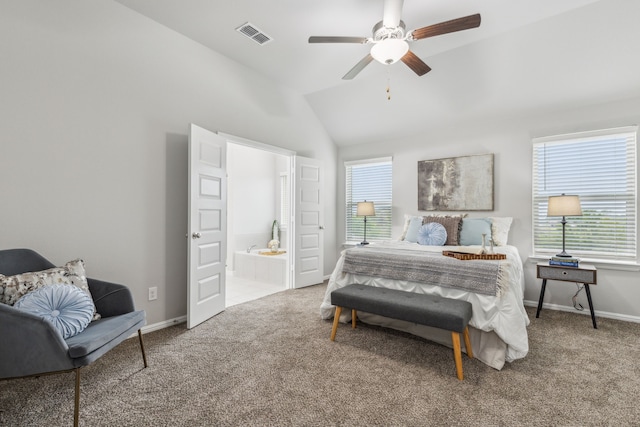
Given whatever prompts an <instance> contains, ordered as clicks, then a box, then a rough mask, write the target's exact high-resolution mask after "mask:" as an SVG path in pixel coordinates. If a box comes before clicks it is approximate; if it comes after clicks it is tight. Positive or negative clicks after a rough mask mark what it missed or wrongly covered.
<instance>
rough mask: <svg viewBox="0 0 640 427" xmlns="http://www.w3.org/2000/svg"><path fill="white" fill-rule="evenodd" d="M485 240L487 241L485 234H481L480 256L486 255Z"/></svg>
mask: <svg viewBox="0 0 640 427" xmlns="http://www.w3.org/2000/svg"><path fill="white" fill-rule="evenodd" d="M486 239H487V235H486V233H482V250H481V251H480V253H481V254H486V253H487V247H486Z"/></svg>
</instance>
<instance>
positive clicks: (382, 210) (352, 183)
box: [344, 157, 392, 242]
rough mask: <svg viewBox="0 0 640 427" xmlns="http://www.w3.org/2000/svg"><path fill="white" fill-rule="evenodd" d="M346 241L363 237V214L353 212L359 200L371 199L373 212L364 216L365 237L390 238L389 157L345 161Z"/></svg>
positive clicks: (390, 166)
mask: <svg viewBox="0 0 640 427" xmlns="http://www.w3.org/2000/svg"><path fill="white" fill-rule="evenodd" d="M344 165H345V169H346V209H345V212H346V226H347V227H346V228H347V230H346V231H347V235H346V239H347V241H352V242H361V241H362V239H363V238H364V218H362V217H358V216H356V209H357V207H358V202H364V201H365V200H366V201H368V202H373V204H374V207H375V212H376V214H375V216H370V217H367V240H368V241H375V240H384V239H390V238H391V191H392V189H391V172H392V163H391V158H390V157H385V158H381V159H369V160H361V161H355V162H345V164H344Z"/></svg>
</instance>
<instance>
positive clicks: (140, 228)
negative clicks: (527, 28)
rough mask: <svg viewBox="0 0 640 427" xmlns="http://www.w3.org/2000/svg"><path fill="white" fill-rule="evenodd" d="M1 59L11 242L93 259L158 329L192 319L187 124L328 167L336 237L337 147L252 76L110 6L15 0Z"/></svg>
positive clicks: (6, 240) (1, 232)
mask: <svg viewBox="0 0 640 427" xmlns="http://www.w3.org/2000/svg"><path fill="white" fill-rule="evenodd" d="M0 58H2V66H0V87H1V90H0V93H1V96H0V117H1V119H0V195H1V197H2V202H3V206H2V209H0V248H2V249H5V248H15V247H28V248H33V249H35V250H37V251H38V252H40V253H42V254H43V255H45V256H46V257H47V258H49V259H50V260H51V261H53V262H54V263H57V264H60V263H64V262H66V261H68V260H70V259H73V258H76V257H82V258H84V260H85V262H86V268H87V271H88V275H89V276H90V277H95V278H101V279H105V280H111V281H115V282H120V283H124V284H127V285H128V286H130V287H131V288H132V290H133V294H134V299H135V302H136V305H137V307H138V308H140V309H144V310H146V311H147V322H148V323H149V324H153V323H157V322H161V321H163V320H167V319H173V318H176V317H180V316H182V315H184V314H186V276H187V271H186V263H187V257H186V251H187V245H186V238H185V234H186V232H187V206H186V205H187V132H188V126H189V123H196V124H198V125H199V126H202V127H204V128H207V129H210V130H219V131H222V132H225V133H228V134H233V135H238V136H242V137H245V138H248V139H252V140H256V141H261V142H264V143H266V144H270V145H275V146H279V147H282V148H286V149H288V150H292V151H296V152H297V153H298V154H300V155H303V156H307V157H313V158H318V159H321V160H322V161H323V163H324V165H325V170H326V174H325V176H326V182H325V188H326V190H327V191H326V195H327V198H326V205H327V211H326V218H327V229H328V230H334V229H335V220H336V219H335V218H336V215H335V199H336V195H335V188H336V181H335V162H336V155H337V150H336V147H335V145H334V144H333V143H332V141H331V140H330V138H329V137H328V136H327V134H326V132H325V130H324V129H323V127H322V125H321V124H320V123H319V121H318V120H317V118H316V117H315V115H314V114H313V112H312V111H311V109H310V108H309V106H308V104H307V103H306V101H305V100H304V99H303V98H302V97H300V96H298V95H296V94H294V93H293V92H291V91H289V90H287V89H286V88H284V87H281V86H279V85H278V84H276V83H274V82H273V81H269V80H267V79H265V78H263V77H261V76H260V75H258V74H257V73H255V72H253V71H252V70H249V69H247V68H245V67H242V66H240V65H238V64H237V63H234V62H232V61H230V60H228V59H227V58H225V57H223V56H221V55H218V54H216V53H214V52H212V51H210V50H209V49H207V48H205V47H203V46H202V45H199V44H197V43H195V42H193V41H191V40H189V39H187V38H185V37H183V36H181V35H179V34H177V33H175V32H174V31H171V30H169V29H167V28H165V27H163V26H161V25H159V24H157V23H155V22H153V21H151V20H149V19H147V18H145V17H143V16H141V15H139V14H137V13H136V12H133V11H132V10H130V9H128V8H126V7H124V6H122V5H120V4H119V3H116V2H113V1H111V0H93V1H90V2H87V1H82V0H56V1H55V2H53V1H45V0H39V1H38V0H4V1H3V2H2V6H1V12H0ZM335 247H336V242H335V235H334V234H333V233H330V232H328V233H326V234H325V248H327V249H326V253H325V259H326V260H327V262H326V264H325V273H326V274H328V273H329V272H330V271H331V268H332V267H333V264H334V262H335V258H336V255H335ZM150 286H157V287H158V296H159V297H158V300H157V301H153V302H149V301H147V288H148V287H150Z"/></svg>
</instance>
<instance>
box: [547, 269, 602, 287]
mask: <svg viewBox="0 0 640 427" xmlns="http://www.w3.org/2000/svg"><path fill="white" fill-rule="evenodd" d="M589 267H591V266H589ZM589 267H586V266H585V268H582V267H580V268H571V267H552V266H550V265H538V279H549V280H562V281H565V282H580V283H590V284H596V283H597V282H596V270H595V269H592V268H589Z"/></svg>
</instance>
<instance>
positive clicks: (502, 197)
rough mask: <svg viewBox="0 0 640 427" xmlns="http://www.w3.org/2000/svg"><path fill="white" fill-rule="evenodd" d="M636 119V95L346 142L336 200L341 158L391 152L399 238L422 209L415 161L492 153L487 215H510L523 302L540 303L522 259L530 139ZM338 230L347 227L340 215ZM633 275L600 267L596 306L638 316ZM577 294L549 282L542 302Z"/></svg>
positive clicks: (527, 226)
mask: <svg viewBox="0 0 640 427" xmlns="http://www.w3.org/2000/svg"><path fill="white" fill-rule="evenodd" d="M637 123H640V98H633V99H629V100H620V101H618V102H615V103H608V104H603V105H591V106H585V107H583V108H580V109H574V110H571V111H550V110H549V111H548V112H546V113H544V114H539V115H527V116H511V117H509V116H502V117H500V118H493V119H486V120H483V121H481V122H480V121H479V122H475V123H473V122H468V123H461V124H459V125H457V126H455V127H450V128H440V129H425V131H424V133H422V134H420V135H416V136H415V137H412V138H407V139H402V140H397V141H385V142H383V143H377V144H367V145H359V146H351V147H344V148H341V149H340V150H339V155H338V163H339V169H338V171H339V177H338V182H339V183H340V184H339V188H338V200H344V168H343V167H342V163H343V162H344V161H348V160H357V159H366V158H374V157H381V156H393V215H394V236H399V235H400V232H401V226H402V218H403V215H404V214H405V213H407V214H418V213H419V212H418V210H417V209H418V207H417V204H418V202H417V195H418V184H417V183H418V178H417V162H418V161H420V160H428V159H438V158H446V157H455V156H464V155H472V154H485V153H494V154H495V156H494V162H495V163H494V179H495V181H494V200H495V204H494V211H492V212H491V216H512V217H514V223H513V225H512V227H511V232H510V235H509V243H510V244H513V245H514V246H517V248H518V250H519V253H520V256H521V257H522V259H523V261H524V263H525V276H526V277H525V279H526V290H525V300H528V301H535V302H536V303H537V300H538V296H539V292H540V280H538V279H536V277H535V264H534V263H533V262H531V261H528V259H527V258H528V256H529V255H530V254H531V252H532V231H531V209H532V208H531V199H532V197H531V175H532V172H531V158H532V145H531V139H532V138H535V137H540V136H546V135H556V134H563V133H570V132H577V131H584V130H592V129H604V128H611V127H617V126H626V125H631V124H637ZM420 213H421V214H424V212H420ZM470 216H487V213H486V212H473V213H470ZM338 228H339V230H344V218H343V217H342V216H340V217H339V223H338ZM343 239H344V232H342V233H341V234H339V235H338V241H341V240H343ZM638 278H640V273H639V272H637V271H619V270H612V269H605V268H604V267H601V268H600V269H599V271H598V285H597V286H593V287H592V288H591V289H592V291H591V293H592V297H593V302H594V307H595V309H596V311H601V312H603V314H606V315H613V316H614V317H619V318H633V319H634V320H636V321H640V306H638V304H636V301H638V300H640V288H638V286H637V284H638ZM575 292H576V287H575V286H574V285H572V284H571V283H563V282H550V284H549V285H548V286H547V291H546V295H545V301H546V302H549V303H551V304H557V305H561V306H567V307H570V306H571V307H572V303H571V297H572V296H573V294H574V293H575ZM580 298H581V299H580V301H581V303H582V305H583V306H584V307H587V302H586V297H585V296H584V292H582V293H581V297H580ZM571 309H573V308H571ZM587 313H588V311H587ZM589 324H590V323H589V322H586V323H585V325H589Z"/></svg>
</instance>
